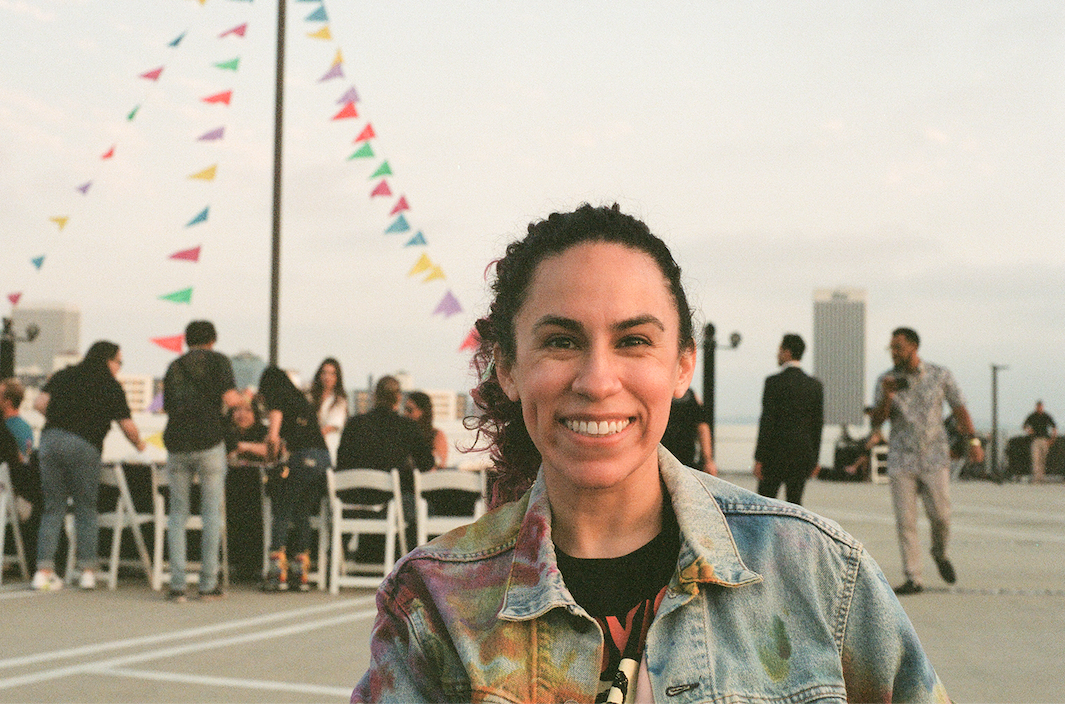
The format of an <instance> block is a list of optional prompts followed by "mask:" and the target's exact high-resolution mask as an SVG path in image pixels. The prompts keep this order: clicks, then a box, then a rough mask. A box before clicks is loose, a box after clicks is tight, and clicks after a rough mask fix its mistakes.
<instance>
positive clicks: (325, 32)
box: [307, 25, 333, 41]
mask: <svg viewBox="0 0 1065 704" xmlns="http://www.w3.org/2000/svg"><path fill="white" fill-rule="evenodd" d="M307 36H308V37H310V38H311V39H325V40H327V41H328V40H330V39H332V38H333V35H332V34H330V33H329V25H326V26H324V27H322V28H321V29H319V30H318V31H317V32H311V33H310V34H308V35H307Z"/></svg>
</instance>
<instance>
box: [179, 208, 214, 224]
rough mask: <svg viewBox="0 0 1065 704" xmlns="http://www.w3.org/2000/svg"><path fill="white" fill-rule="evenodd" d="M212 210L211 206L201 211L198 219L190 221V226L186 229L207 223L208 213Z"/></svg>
mask: <svg viewBox="0 0 1065 704" xmlns="http://www.w3.org/2000/svg"><path fill="white" fill-rule="evenodd" d="M210 209H211V206H207V207H206V208H204V209H203V210H201V211H200V214H199V215H197V216H196V217H194V218H193V219H192V220H189V222H188V224H187V225H185V227H192V226H193V225H195V224H197V223H201V222H207V211H208V210H210Z"/></svg>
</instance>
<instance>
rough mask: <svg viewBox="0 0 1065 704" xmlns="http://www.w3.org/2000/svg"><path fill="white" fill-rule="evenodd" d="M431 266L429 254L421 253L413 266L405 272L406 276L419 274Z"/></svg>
mask: <svg viewBox="0 0 1065 704" xmlns="http://www.w3.org/2000/svg"><path fill="white" fill-rule="evenodd" d="M432 266H433V262H432V260H431V259H429V255H428V254H423V255H422V256H420V257H418V261H416V262H414V266H413V267H411V270H410V271H408V272H407V276H414V275H415V274H420V273H422V272H423V271H428V270H429V269H430V268H431V267H432Z"/></svg>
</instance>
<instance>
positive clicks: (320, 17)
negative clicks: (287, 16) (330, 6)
mask: <svg viewBox="0 0 1065 704" xmlns="http://www.w3.org/2000/svg"><path fill="white" fill-rule="evenodd" d="M304 21H305V22H328V21H329V15H327V14H326V13H325V4H324V3H323V4H321V5H319V6H318V9H317V10H315V11H314V12H312V13H311V14H309V15H307V18H306V19H305V20H304Z"/></svg>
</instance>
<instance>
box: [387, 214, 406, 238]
mask: <svg viewBox="0 0 1065 704" xmlns="http://www.w3.org/2000/svg"><path fill="white" fill-rule="evenodd" d="M409 229H410V225H408V224H407V218H405V217H403V216H402V215H400V216H399V217H398V218H396V221H395V222H394V223H392V224H391V225H389V226H388V229H387V230H385V234H386V235H390V234H392V233H394V232H406V231H407V230H409Z"/></svg>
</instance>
